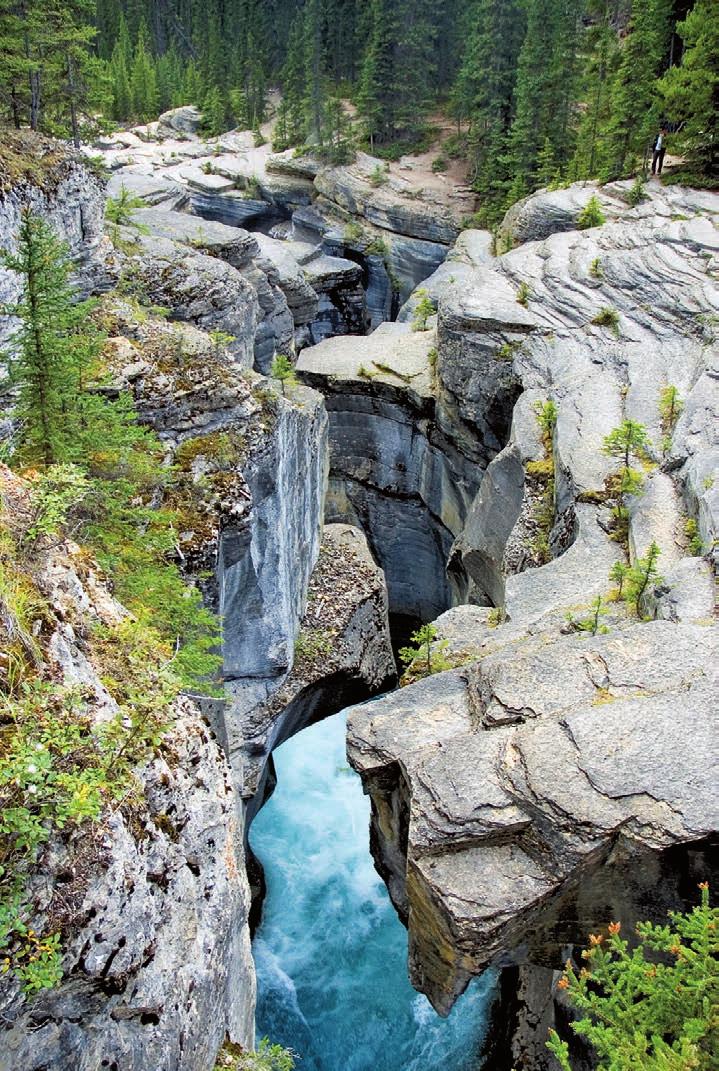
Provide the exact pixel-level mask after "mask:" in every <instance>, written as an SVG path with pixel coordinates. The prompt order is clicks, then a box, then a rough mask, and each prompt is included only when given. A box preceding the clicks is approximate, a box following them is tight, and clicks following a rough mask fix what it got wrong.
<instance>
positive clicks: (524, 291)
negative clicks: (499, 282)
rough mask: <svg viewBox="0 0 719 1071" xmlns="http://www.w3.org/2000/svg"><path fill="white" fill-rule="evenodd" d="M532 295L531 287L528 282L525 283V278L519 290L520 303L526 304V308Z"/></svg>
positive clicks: (518, 298) (518, 299)
mask: <svg viewBox="0 0 719 1071" xmlns="http://www.w3.org/2000/svg"><path fill="white" fill-rule="evenodd" d="M531 296H532V290H531V287H530V286H529V284H528V283H525V282H524V280H522V282H521V283H520V284H519V290H518V291H517V301H518V302H519V304H520V305H524V306H525V308H526V306H527V303H528V302H529V299H530V297H531Z"/></svg>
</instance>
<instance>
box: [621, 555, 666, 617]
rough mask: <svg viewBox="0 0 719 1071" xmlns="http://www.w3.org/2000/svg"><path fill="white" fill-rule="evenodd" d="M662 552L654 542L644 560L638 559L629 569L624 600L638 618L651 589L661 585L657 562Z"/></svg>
mask: <svg viewBox="0 0 719 1071" xmlns="http://www.w3.org/2000/svg"><path fill="white" fill-rule="evenodd" d="M660 554H661V550H660V549H659V546H658V544H657V543H655V542H654V540H652V542H651V543H650V544H649V549H648V551H647V553H646V556H645V557H644V558H638V559H637V561H636V562H635V563H634V565H633V566H631V568H630V569H629V571H628V573H627V578H626V585H627V586H626V592H625V595H624V598H625V599H626V601H627V602H628V603H629V604H630V606H632V607H633V608H634V610H635V611H636V613H637V616H638V617H641V616H642V612H641V604H642V599H643V598H644V596H645V594H646V593H647V591H648V590H649V589H650V588H654V587H656V585H657V584H659V583H661V581H662V577H661V576H660V575H659V569H658V568H657V561H658V559H659V555H660Z"/></svg>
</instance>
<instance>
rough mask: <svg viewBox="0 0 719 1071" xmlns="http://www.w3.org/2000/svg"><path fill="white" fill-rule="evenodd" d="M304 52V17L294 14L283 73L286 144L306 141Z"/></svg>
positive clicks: (285, 146) (297, 143)
mask: <svg viewBox="0 0 719 1071" xmlns="http://www.w3.org/2000/svg"><path fill="white" fill-rule="evenodd" d="M304 59H305V52H304V19H303V16H302V14H301V13H299V12H298V14H297V15H296V16H295V18H294V20H293V22H292V26H291V27H290V33H289V38H288V41H287V56H286V58H285V62H284V65H283V67H282V73H281V83H282V105H283V119H284V122H285V124H286V128H285V142H286V144H285V145H284V148H287V146H289V145H299V144H302V142H304V141H305V117H304V107H303V101H304V98H305V63H304Z"/></svg>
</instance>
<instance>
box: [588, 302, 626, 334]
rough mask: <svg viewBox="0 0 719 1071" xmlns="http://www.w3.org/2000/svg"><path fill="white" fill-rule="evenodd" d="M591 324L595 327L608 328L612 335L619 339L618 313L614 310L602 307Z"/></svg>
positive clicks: (605, 306) (606, 306)
mask: <svg viewBox="0 0 719 1071" xmlns="http://www.w3.org/2000/svg"><path fill="white" fill-rule="evenodd" d="M592 323H593V324H596V325H597V327H608V328H610V330H611V331H612V333H613V334H614V335H615V336H616V337H617V338H618V337H619V313H618V312H617V310H616V309H612V308H610V307H609V306H608V305H604V306H603V307H602V308H601V309H600V310H599V312H598V313H597V314H596V315H595V316H593V317H592Z"/></svg>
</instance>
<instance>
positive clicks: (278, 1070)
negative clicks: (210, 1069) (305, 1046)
mask: <svg viewBox="0 0 719 1071" xmlns="http://www.w3.org/2000/svg"><path fill="white" fill-rule="evenodd" d="M296 1059H297V1057H296V1055H295V1053H294V1052H292V1051H291V1050H290V1049H283V1048H282V1046H281V1045H273V1044H272V1043H271V1042H270V1040H269V1038H262V1040H261V1041H260V1043H259V1045H258V1046H257V1049H256V1051H255V1052H245V1051H243V1049H242V1048H241V1047H240V1046H239V1045H234V1044H232V1042H226V1043H225V1044H224V1045H223V1047H222V1049H221V1050H220V1052H219V1054H218V1057H217V1062H216V1064H215V1071H293V1068H294V1066H295V1060H296Z"/></svg>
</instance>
